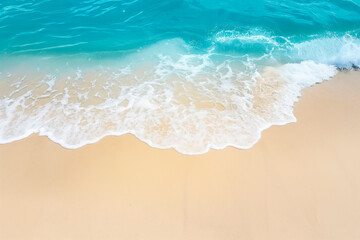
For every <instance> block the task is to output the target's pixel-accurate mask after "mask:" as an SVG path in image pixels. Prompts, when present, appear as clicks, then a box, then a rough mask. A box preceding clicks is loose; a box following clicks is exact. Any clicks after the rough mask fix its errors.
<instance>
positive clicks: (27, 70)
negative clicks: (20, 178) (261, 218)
mask: <svg viewBox="0 0 360 240" xmlns="http://www.w3.org/2000/svg"><path fill="white" fill-rule="evenodd" d="M359 26H360V1H359V0H354V1H350V0H348V1H344V0H332V1H304V0H303V1H299V0H297V1H293V0H287V1H261V0H252V1H250V0H246V1H235V0H224V1H215V0H207V1H205V0H167V1H154V0H129V1H122V0H121V1H115V0H83V1H70V0H62V1H60V0H24V1H21V0H3V1H1V2H0V84H1V87H2V88H3V89H4V90H3V91H1V92H0V93H1V95H0V103H1V105H0V123H1V124H0V143H7V142H11V141H14V140H17V139H21V138H24V137H26V136H28V135H30V134H32V133H39V134H41V135H46V136H48V137H49V138H50V139H52V140H53V141H55V142H58V143H59V144H61V145H63V146H64V147H68V148H77V147H81V146H83V145H85V144H88V143H92V142H96V141H98V140H99V139H101V138H102V137H104V136H107V135H122V134H126V133H131V134H134V135H136V136H137V137H138V138H139V139H141V140H143V141H145V142H147V143H148V144H150V145H152V146H154V147H159V148H169V147H174V148H175V149H176V150H178V151H180V152H182V153H188V154H197V153H204V152H206V151H207V150H208V149H209V148H215V149H222V148H224V147H226V146H235V147H239V148H249V147H251V146H252V145H253V144H255V143H256V142H257V141H258V139H259V138H260V134H261V131H262V130H264V129H265V128H267V127H269V126H271V125H281V124H285V123H288V122H294V121H295V120H296V119H295V117H294V116H293V114H292V107H293V104H294V102H296V101H297V100H298V97H299V96H300V94H301V90H302V89H303V88H305V87H308V86H311V85H313V84H315V83H317V82H321V81H323V80H327V79H329V78H331V77H332V76H333V75H335V74H336V72H337V69H342V68H353V67H359V66H360V36H359V34H360V27H359Z"/></svg>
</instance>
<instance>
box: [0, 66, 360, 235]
mask: <svg viewBox="0 0 360 240" xmlns="http://www.w3.org/2000/svg"><path fill="white" fill-rule="evenodd" d="M295 116H296V117H297V119H298V122H297V123H293V124H288V125H285V126H273V127H271V128H270V129H267V130H265V131H264V132H263V136H262V138H261V140H260V141H259V142H258V143H257V144H256V145H255V146H254V147H253V148H251V149H249V150H240V149H235V148H227V149H225V150H220V151H215V150H211V151H210V152H208V153H207V154H203V155H199V156H188V155H182V154H180V153H178V152H176V151H175V150H172V149H169V150H160V149H155V148H151V147H149V146H148V145H146V144H145V143H143V142H141V141H139V140H138V139H136V138H135V137H134V136H131V135H125V136H120V137H106V138H104V139H103V140H101V141H100V142H98V143H96V144H91V145H87V146H85V147H82V148H80V149H77V150H67V149H64V148H62V147H61V146H59V145H58V144H55V143H53V142H51V141H50V140H48V139H47V138H46V137H39V136H35V135H32V136H30V137H28V138H26V139H24V140H21V141H17V142H13V143H10V144H5V145H0V239H4V240H12V239H24V240H30V239H34V240H35V239H36V240H42V239H52V240H56V239H74V240H76V239H84V240H91V239H96V240H107V239H109V240H110V239H117V240H119V239H120V240H138V239H139V240H140V239H141V240H152V239H154V240H162V239H164V240H176V239H185V240H230V239H234V240H240V239H244V240H248V239H249V240H250V239H255V240H264V239H271V240H272V239H273V240H296V239H298V240H312V239H323V240H332V239H334V240H358V239H360V139H359V137H360V72H341V73H339V74H338V75H337V76H336V77H334V78H333V79H332V80H330V81H327V82H324V83H322V84H318V85H316V86H314V87H311V88H308V89H306V90H305V91H304V92H303V96H302V97H301V99H300V101H299V102H298V103H297V104H296V106H295Z"/></svg>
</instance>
